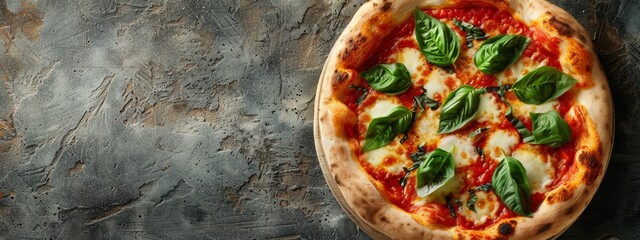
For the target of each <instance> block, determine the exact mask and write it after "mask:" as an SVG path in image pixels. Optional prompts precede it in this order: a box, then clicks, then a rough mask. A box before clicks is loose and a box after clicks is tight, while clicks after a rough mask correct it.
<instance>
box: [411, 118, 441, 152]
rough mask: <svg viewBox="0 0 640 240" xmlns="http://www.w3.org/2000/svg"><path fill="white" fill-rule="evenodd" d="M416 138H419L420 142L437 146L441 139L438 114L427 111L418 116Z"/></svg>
mask: <svg viewBox="0 0 640 240" xmlns="http://www.w3.org/2000/svg"><path fill="white" fill-rule="evenodd" d="M413 133H414V136H416V137H418V139H419V140H418V142H420V143H426V144H429V145H432V144H433V145H436V143H437V141H438V140H439V139H440V134H438V112H436V111H431V110H426V111H424V113H423V114H421V115H419V116H418V119H416V122H415V123H414V132H413Z"/></svg>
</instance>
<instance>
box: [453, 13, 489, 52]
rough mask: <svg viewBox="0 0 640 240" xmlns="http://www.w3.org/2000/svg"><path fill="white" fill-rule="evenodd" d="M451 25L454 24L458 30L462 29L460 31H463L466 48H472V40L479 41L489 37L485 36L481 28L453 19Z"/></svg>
mask: <svg viewBox="0 0 640 240" xmlns="http://www.w3.org/2000/svg"><path fill="white" fill-rule="evenodd" d="M453 24H455V25H456V26H458V27H459V28H460V29H462V31H464V33H465V35H466V40H467V47H468V48H472V47H473V39H478V40H480V39H485V38H488V37H489V35H487V34H486V33H485V32H484V31H482V29H481V28H479V27H476V26H474V25H473V24H471V23H468V22H463V21H460V20H458V19H456V18H454V19H453Z"/></svg>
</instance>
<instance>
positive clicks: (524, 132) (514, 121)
mask: <svg viewBox="0 0 640 240" xmlns="http://www.w3.org/2000/svg"><path fill="white" fill-rule="evenodd" d="M503 102H504V103H506V104H507V106H509V108H508V109H509V110H507V114H505V116H504V117H505V118H507V120H509V122H510V123H511V125H513V127H515V128H516V130H518V134H520V137H522V139H523V140H525V139H528V138H530V137H531V131H529V129H528V128H527V126H525V125H524V123H523V122H522V121H520V119H518V118H517V117H515V116H513V109H512V107H511V104H510V103H509V102H507V101H503ZM525 141H526V140H525Z"/></svg>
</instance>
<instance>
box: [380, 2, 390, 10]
mask: <svg viewBox="0 0 640 240" xmlns="http://www.w3.org/2000/svg"><path fill="white" fill-rule="evenodd" d="M380 9H381V10H382V12H386V11H389V9H391V3H390V2H385V3H384V4H383V5H382V8H380Z"/></svg>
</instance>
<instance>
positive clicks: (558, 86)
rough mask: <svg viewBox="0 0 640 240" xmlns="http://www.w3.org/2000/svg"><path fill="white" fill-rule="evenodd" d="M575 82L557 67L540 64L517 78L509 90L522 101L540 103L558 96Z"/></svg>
mask: <svg viewBox="0 0 640 240" xmlns="http://www.w3.org/2000/svg"><path fill="white" fill-rule="evenodd" d="M576 82H577V81H576V80H575V79H573V78H572V77H571V76H569V75H567V74H565V73H563V72H560V71H559V70H558V69H555V68H552V67H548V66H542V67H539V68H538V69H536V70H533V71H531V72H529V73H527V75H525V76H524V77H522V78H520V79H518V81H516V83H514V84H513V86H512V87H511V90H513V91H514V92H515V93H516V96H517V97H518V99H520V101H522V102H524V103H529V104H542V103H545V102H547V101H549V100H552V99H555V98H557V97H559V96H560V95H562V94H563V93H565V92H566V91H568V90H569V89H570V88H571V87H573V85H574V84H576Z"/></svg>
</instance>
